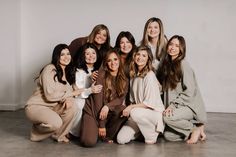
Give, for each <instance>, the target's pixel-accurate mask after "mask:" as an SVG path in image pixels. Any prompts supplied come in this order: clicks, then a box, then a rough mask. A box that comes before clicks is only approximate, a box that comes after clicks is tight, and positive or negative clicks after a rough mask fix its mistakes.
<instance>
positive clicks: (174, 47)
mask: <svg viewBox="0 0 236 157" xmlns="http://www.w3.org/2000/svg"><path fill="white" fill-rule="evenodd" d="M179 46H180V45H179V40H178V39H177V38H174V39H172V40H171V41H170V43H169V45H168V48H167V53H168V54H169V55H170V56H171V58H172V60H174V59H175V58H177V57H178V55H179V53H180V49H179Z"/></svg>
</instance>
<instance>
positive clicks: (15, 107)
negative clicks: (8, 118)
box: [0, 104, 24, 111]
mask: <svg viewBox="0 0 236 157" xmlns="http://www.w3.org/2000/svg"><path fill="white" fill-rule="evenodd" d="M22 108H24V105H21V104H0V110H1V111H16V110H19V109H22Z"/></svg>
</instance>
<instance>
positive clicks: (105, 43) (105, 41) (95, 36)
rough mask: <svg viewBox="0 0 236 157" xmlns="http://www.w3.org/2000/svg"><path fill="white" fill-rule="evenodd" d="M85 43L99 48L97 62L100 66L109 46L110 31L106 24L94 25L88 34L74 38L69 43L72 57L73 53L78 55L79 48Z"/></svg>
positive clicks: (79, 52)
mask: <svg viewBox="0 0 236 157" xmlns="http://www.w3.org/2000/svg"><path fill="white" fill-rule="evenodd" d="M86 43H92V44H94V45H95V46H96V47H97V49H98V50H99V51H98V55H99V56H98V62H99V66H100V65H101V64H102V60H103V58H104V56H105V54H106V53H107V51H108V50H109V48H110V47H111V45H110V33H109V30H108V28H107V26H105V25H104V24H99V25H96V26H95V27H94V28H93V30H92V32H91V33H90V34H89V35H88V36H86V37H81V38H77V39H74V40H73V41H72V42H71V43H70V45H69V50H70V51H71V53H72V57H73V58H74V57H75V55H79V56H80V54H81V49H80V48H81V47H82V46H83V45H84V44H86Z"/></svg>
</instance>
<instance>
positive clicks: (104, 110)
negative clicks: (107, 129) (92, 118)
mask: <svg viewBox="0 0 236 157" xmlns="http://www.w3.org/2000/svg"><path fill="white" fill-rule="evenodd" d="M108 111H109V108H108V107H107V106H106V105H105V106H103V107H102V109H101V112H100V116H99V118H100V119H101V120H104V119H106V118H107V115H108Z"/></svg>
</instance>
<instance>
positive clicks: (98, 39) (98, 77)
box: [25, 17, 206, 147]
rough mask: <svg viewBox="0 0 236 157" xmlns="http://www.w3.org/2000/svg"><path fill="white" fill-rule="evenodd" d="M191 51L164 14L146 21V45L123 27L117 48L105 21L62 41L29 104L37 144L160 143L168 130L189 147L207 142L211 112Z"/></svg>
mask: <svg viewBox="0 0 236 157" xmlns="http://www.w3.org/2000/svg"><path fill="white" fill-rule="evenodd" d="M185 55H186V44H185V40H184V38H183V37H182V36H179V35H174V36H173V37H171V38H170V39H169V40H167V37H166V36H165V34H164V29H163V24H162V22H161V20H160V19H159V18H156V17H152V18H150V19H149V20H148V21H147V22H146V24H145V27H144V31H143V39H142V41H141V42H140V44H139V46H136V44H135V39H134V37H133V35H132V34H131V33H130V32H128V31H122V32H120V34H119V35H118V36H117V39H116V42H115V46H114V48H112V47H111V46H110V34H109V30H108V28H107V27H106V26H105V25H103V24H100V25H97V26H95V27H94V29H93V30H92V32H91V33H90V35H88V36H87V37H82V38H78V39H75V40H73V41H72V42H71V44H70V45H69V46H67V45H66V44H59V45H57V46H56V47H55V48H54V51H53V55H52V60H51V63H50V64H48V65H46V66H45V67H44V68H43V69H42V70H41V72H40V74H39V76H38V77H37V78H36V81H37V88H36V90H35V91H34V93H33V95H32V96H31V97H30V99H29V100H28V101H27V104H26V107H25V112H26V116H27V117H28V119H29V120H30V121H31V122H32V123H33V126H32V130H31V135H30V139H31V141H41V140H43V139H46V138H48V137H51V138H53V139H54V140H56V141H58V142H69V140H70V139H72V138H75V139H77V140H79V141H80V143H81V145H82V146H85V147H93V146H95V145H96V143H97V141H98V140H102V141H104V142H108V143H113V142H117V143H119V144H125V143H129V142H130V141H131V140H135V139H143V140H144V142H145V143H147V144H154V143H156V141H157V138H158V136H159V135H160V134H162V135H164V138H165V139H167V140H169V141H186V142H187V143H189V144H193V143H197V142H198V141H199V140H205V139H206V134H205V132H204V126H205V123H206V111H205V108H204V103H203V100H202V97H201V94H200V91H199V88H198V85H197V82H196V78H195V75H194V72H193V70H192V69H191V67H190V65H189V64H188V62H187V61H186V60H185Z"/></svg>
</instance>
